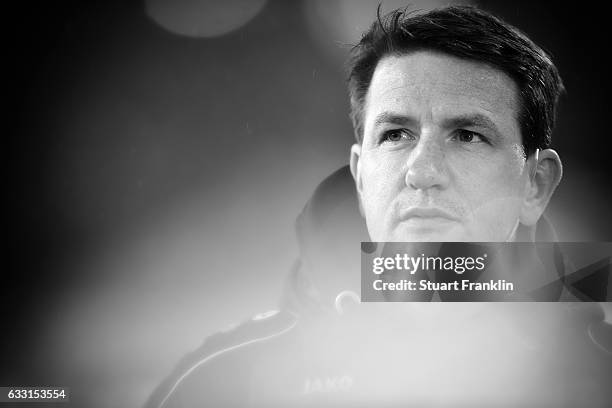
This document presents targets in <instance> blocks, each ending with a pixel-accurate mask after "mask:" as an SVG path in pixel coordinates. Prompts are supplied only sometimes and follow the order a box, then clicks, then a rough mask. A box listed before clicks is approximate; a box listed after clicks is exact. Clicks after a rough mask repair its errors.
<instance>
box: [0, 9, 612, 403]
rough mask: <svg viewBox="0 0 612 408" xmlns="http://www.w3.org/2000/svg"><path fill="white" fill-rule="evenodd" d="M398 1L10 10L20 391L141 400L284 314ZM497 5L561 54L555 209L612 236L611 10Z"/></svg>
mask: <svg viewBox="0 0 612 408" xmlns="http://www.w3.org/2000/svg"><path fill="white" fill-rule="evenodd" d="M377 4H378V2H376V1H375V2H367V1H352V2H351V1H348V0H344V1H284V0H269V1H265V0H261V1H251V2H245V1H239V0H232V1H218V2H206V1H204V2H201V3H198V2H187V1H178V2H164V1H161V0H159V1H147V2H112V1H111V2H99V3H90V2H82V1H74V2H71V1H59V2H40V4H34V3H30V2H23V3H21V4H20V5H19V6H12V7H11V8H9V9H8V10H7V11H6V12H5V19H6V20H7V22H6V25H5V27H6V31H7V34H6V36H7V39H8V41H6V42H5V47H4V54H5V55H4V58H3V59H4V61H5V62H4V65H5V66H7V67H8V68H9V75H8V76H6V77H5V80H6V84H7V85H8V89H9V97H8V98H7V99H8V105H9V110H8V115H7V119H8V120H7V122H6V123H7V125H8V126H6V127H5V132H4V136H3V138H2V143H3V149H2V155H3V160H2V163H3V166H4V170H3V174H5V177H4V179H5V181H6V182H7V186H6V187H5V199H4V201H5V203H7V204H8V206H7V208H6V210H5V219H4V225H5V227H4V238H5V239H4V246H3V249H4V254H3V260H4V262H3V265H2V280H1V284H0V288H1V289H0V307H1V310H2V322H3V325H2V329H0V337H1V340H0V347H1V349H0V385H63V386H68V387H71V388H72V390H73V391H72V392H73V400H74V401H75V403H74V405H75V406H100V407H102V406H106V407H108V406H117V407H120V406H131V405H140V404H142V403H143V402H144V399H145V398H146V397H147V395H148V394H149V393H150V391H151V390H152V388H153V387H154V386H155V385H156V384H157V383H158V382H159V381H160V380H161V378H162V377H163V376H164V375H165V374H166V373H167V372H168V371H169V370H170V368H171V367H172V366H173V364H174V363H175V362H176V361H177V359H178V358H179V357H180V356H181V355H183V354H184V353H185V352H187V351H189V350H191V349H193V348H195V347H197V346H198V345H199V344H200V342H201V341H202V339H203V338H204V337H205V336H206V335H207V334H210V333H211V332H212V331H216V330H218V329H220V328H223V327H224V326H226V325H227V324H228V323H231V322H233V321H239V320H241V319H243V318H246V317H248V316H249V315H252V314H254V313H257V312H261V311H265V310H268V309H272V308H274V307H275V306H276V303H277V299H278V294H279V292H280V289H281V283H282V278H283V276H284V275H285V273H286V272H287V270H288V268H289V267H290V265H291V262H292V260H293V259H294V258H295V256H296V255H297V244H296V242H295V239H294V238H293V221H294V218H295V216H296V215H297V214H298V213H299V211H300V210H301V208H302V206H303V205H304V203H305V202H306V200H307V199H308V197H309V196H310V194H311V192H312V190H313V189H314V188H315V187H316V185H317V184H318V182H320V181H321V180H322V179H323V178H325V176H326V175H328V174H330V173H331V172H332V171H334V170H335V169H337V168H338V167H341V166H342V165H344V164H346V163H347V162H348V149H349V146H350V144H351V143H352V129H351V125H350V122H349V120H348V101H347V97H346V91H345V85H344V79H345V72H344V68H343V61H344V58H345V56H346V53H347V50H348V48H349V46H348V44H350V43H351V42H356V41H357V40H358V33H360V32H361V31H363V29H364V28H365V24H366V23H369V22H370V21H372V19H373V17H374V15H375V14H374V13H375V9H376V5H377ZM399 4H402V3H400V2H384V10H390V9H391V8H393V6H394V5H399ZM412 4H414V5H415V7H416V8H427V7H431V6H436V5H439V4H442V3H438V2H431V1H430V2H424V1H420V2H419V1H417V2H412ZM477 4H479V5H481V6H483V7H484V8H485V9H488V10H490V11H493V12H495V13H497V14H499V15H500V16H502V17H503V18H505V19H506V20H508V21H509V22H511V23H513V24H515V25H516V26H518V27H519V28H521V29H522V30H523V31H525V32H526V33H528V34H529V35H530V37H531V38H532V39H534V40H535V41H536V42H537V43H539V44H540V45H542V46H543V47H544V48H546V49H547V50H549V51H550V52H551V53H552V54H553V57H554V60H555V62H556V63H557V65H558V67H559V69H560V71H561V74H562V76H563V78H564V81H565V85H566V88H567V94H566V95H565V96H564V97H563V98H562V101H561V106H560V112H559V117H558V124H557V129H556V133H555V136H554V147H555V148H556V149H557V150H558V151H559V153H560V154H561V157H562V159H563V163H564V166H565V176H564V180H563V182H562V184H561V186H560V187H559V189H558V191H557V193H556V195H555V196H554V199H553V202H552V204H551V207H550V211H549V212H550V216H551V218H552V219H553V221H554V223H555V225H556V226H557V229H558V232H559V235H560V238H561V240H564V241H611V240H612V230H611V228H610V227H611V225H612V217H611V216H610V213H609V209H610V208H612V195H611V189H610V186H609V177H610V175H611V174H612V173H611V171H610V164H609V162H610V161H609V159H608V157H607V156H608V152H609V148H608V145H609V143H608V139H609V135H608V129H607V128H608V126H607V125H608V120H607V119H608V118H607V115H608V109H609V106H608V98H609V95H608V83H609V75H610V74H609V66H608V63H606V62H605V61H606V60H607V58H606V57H605V53H606V52H607V50H608V48H609V47H608V39H609V36H608V35H607V31H606V30H605V28H606V25H605V24H607V21H604V18H605V16H606V15H607V13H606V12H605V11H604V10H603V9H599V8H598V6H596V5H595V3H584V4H573V5H568V6H561V4H560V3H559V2H556V3H554V2H550V3H547V2H524V3H521V2H504V3H502V2H501V1H500V2H498V1H481V2H477Z"/></svg>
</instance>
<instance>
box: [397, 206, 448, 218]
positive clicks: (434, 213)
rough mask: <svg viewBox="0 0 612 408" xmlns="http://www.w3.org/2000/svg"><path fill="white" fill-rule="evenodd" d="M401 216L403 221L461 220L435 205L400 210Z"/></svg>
mask: <svg viewBox="0 0 612 408" xmlns="http://www.w3.org/2000/svg"><path fill="white" fill-rule="evenodd" d="M399 216H400V219H401V220H402V221H408V220H414V221H437V220H439V221H459V219H458V218H457V217H455V216H453V215H452V214H450V213H448V212H446V211H444V210H442V209H439V208H435V207H410V208H407V209H405V210H400V213H399Z"/></svg>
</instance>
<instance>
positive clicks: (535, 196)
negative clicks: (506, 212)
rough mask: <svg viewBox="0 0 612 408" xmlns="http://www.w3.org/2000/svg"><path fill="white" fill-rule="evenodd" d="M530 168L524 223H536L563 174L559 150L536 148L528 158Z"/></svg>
mask: <svg viewBox="0 0 612 408" xmlns="http://www.w3.org/2000/svg"><path fill="white" fill-rule="evenodd" d="M527 161H528V168H529V169H530V173H531V174H530V175H529V179H528V180H527V186H526V189H527V192H526V195H525V198H524V199H523V207H522V209H521V217H520V222H521V224H523V225H527V226H533V225H535V224H536V223H537V222H538V220H539V219H540V217H541V216H542V214H543V213H544V210H545V209H546V206H547V205H548V202H549V201H550V198H551V197H552V195H553V193H554V192H555V189H556V188H557V185H558V184H559V182H560V181H561V177H562V175H563V166H562V164H561V159H560V158H559V155H558V154H557V152H555V151H554V150H552V149H545V150H541V151H540V150H536V152H535V153H534V154H533V155H532V156H531V157H530V158H528V159H527Z"/></svg>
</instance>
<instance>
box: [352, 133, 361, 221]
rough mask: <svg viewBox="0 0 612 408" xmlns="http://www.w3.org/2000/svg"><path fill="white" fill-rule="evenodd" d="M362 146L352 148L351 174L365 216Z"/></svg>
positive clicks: (355, 145)
mask: <svg viewBox="0 0 612 408" xmlns="http://www.w3.org/2000/svg"><path fill="white" fill-rule="evenodd" d="M360 159H361V145H360V144H359V143H355V144H353V145H352V146H351V157H350V160H349V166H350V168H351V174H352V175H353V180H354V181H355V189H356V190H357V200H358V201H359V212H360V213H361V215H362V216H363V215H364V213H363V206H362V204H361V192H362V191H363V182H362V180H361V163H360Z"/></svg>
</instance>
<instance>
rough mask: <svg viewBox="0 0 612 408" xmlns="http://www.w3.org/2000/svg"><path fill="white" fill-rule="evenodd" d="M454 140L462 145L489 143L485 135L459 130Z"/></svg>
mask: <svg viewBox="0 0 612 408" xmlns="http://www.w3.org/2000/svg"><path fill="white" fill-rule="evenodd" d="M452 139H453V140H457V141H459V142H461V143H488V140H487V138H486V137H484V136H483V135H481V134H479V133H476V132H472V131H471V130H465V129H457V130H456V131H455V134H454V135H453V137H452Z"/></svg>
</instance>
